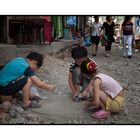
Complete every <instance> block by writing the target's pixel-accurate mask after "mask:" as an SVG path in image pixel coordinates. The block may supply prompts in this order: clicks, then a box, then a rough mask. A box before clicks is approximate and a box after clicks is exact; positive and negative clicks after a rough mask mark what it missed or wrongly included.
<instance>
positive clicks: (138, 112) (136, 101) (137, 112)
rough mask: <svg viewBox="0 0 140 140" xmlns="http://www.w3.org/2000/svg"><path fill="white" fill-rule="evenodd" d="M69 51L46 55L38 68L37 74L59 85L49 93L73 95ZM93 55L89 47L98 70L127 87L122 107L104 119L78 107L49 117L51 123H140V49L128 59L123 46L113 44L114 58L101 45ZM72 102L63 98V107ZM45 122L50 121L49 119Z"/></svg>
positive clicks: (63, 108)
mask: <svg viewBox="0 0 140 140" xmlns="http://www.w3.org/2000/svg"><path fill="white" fill-rule="evenodd" d="M70 52H71V49H67V50H65V51H64V52H63V53H61V54H59V55H52V56H51V55H48V54H46V56H45V61H44V67H43V68H42V69H40V70H39V72H38V75H39V76H40V77H41V78H42V79H43V80H45V81H46V82H48V83H53V84H54V85H56V87H57V88H56V90H55V91H54V93H53V94H52V95H50V94H49V96H53V95H58V96H62V95H68V96H70V89H69V87H68V72H69V71H68V70H69V65H70V63H71V62H72V58H71V57H70ZM91 54H92V50H91V48H90V47H89V48H88V55H89V57H90V58H92V59H94V60H95V61H96V62H97V64H98V69H99V71H101V72H103V73H106V74H108V75H110V76H112V77H114V78H115V79H116V80H117V81H118V82H119V83H120V84H121V85H122V86H123V88H124V89H125V98H126V99H125V105H124V107H123V109H122V110H121V111H120V112H119V113H116V114H113V115H112V116H111V117H110V118H108V119H105V120H95V119H92V118H91V117H90V114H91V113H92V112H88V113H87V112H85V113H82V112H78V111H77V110H75V112H74V113H73V114H71V115H70V114H69V113H62V114H61V113H60V114H59V113H58V114H59V115H58V114H55V115H51V114H50V115H49V119H51V123H54V124H140V52H136V51H135V50H134V52H133V57H132V58H131V59H128V58H123V57H122V55H121V51H120V49H118V48H116V47H112V52H111V57H105V56H104V47H102V46H100V47H99V50H98V55H97V56H96V57H92V55H91ZM56 100H57V99H56ZM69 100H71V98H69ZM54 101H55V100H54ZM59 105H60V104H58V105H56V106H55V109H56V110H57V108H58V110H59ZM69 105H70V104H69V101H68V102H67V101H64V103H61V105H60V106H61V109H62V110H65V108H67V106H69ZM78 106H81V108H82V109H84V108H83V104H82V103H79V105H78ZM73 110H74V109H73ZM58 112H59V111H58ZM78 113H81V114H78ZM47 119H48V118H47ZM44 123H47V120H46V121H44Z"/></svg>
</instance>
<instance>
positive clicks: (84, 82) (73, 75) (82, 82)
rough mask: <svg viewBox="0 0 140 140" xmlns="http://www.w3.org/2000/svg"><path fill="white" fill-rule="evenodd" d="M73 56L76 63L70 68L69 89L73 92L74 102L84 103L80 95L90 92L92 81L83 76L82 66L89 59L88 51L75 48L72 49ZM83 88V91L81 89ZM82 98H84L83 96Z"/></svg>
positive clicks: (82, 48)
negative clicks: (89, 87)
mask: <svg viewBox="0 0 140 140" xmlns="http://www.w3.org/2000/svg"><path fill="white" fill-rule="evenodd" d="M71 56H72V58H73V59H74V63H72V64H71V65H70V68H69V78H68V82H69V87H70V89H71V91H72V95H73V100H74V101H77V102H79V101H82V98H80V95H82V94H86V93H87V92H88V86H89V83H90V79H88V78H84V77H83V76H82V75H81V70H80V64H81V62H82V61H84V60H86V59H87V49H86V48H84V47H79V46H78V47H75V48H73V49H72V52H71ZM80 87H82V90H81V89H80ZM81 97H82V96H81Z"/></svg>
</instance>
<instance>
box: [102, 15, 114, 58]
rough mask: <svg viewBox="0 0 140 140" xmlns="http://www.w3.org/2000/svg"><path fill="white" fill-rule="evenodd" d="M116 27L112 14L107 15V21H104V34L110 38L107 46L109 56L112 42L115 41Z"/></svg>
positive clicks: (107, 55)
mask: <svg viewBox="0 0 140 140" xmlns="http://www.w3.org/2000/svg"><path fill="white" fill-rule="evenodd" d="M114 27H115V23H114V21H113V20H112V16H106V22H104V23H103V30H104V31H103V32H104V35H105V36H106V37H107V39H108V43H107V45H106V46H105V52H106V54H105V56H106V57H109V56H110V51H111V45H112V42H114V41H115V40H114V37H113V36H114Z"/></svg>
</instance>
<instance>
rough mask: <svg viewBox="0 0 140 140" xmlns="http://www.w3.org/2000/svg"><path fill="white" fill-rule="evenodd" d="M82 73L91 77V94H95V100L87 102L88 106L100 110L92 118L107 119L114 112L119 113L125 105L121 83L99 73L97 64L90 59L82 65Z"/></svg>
mask: <svg viewBox="0 0 140 140" xmlns="http://www.w3.org/2000/svg"><path fill="white" fill-rule="evenodd" d="M81 72H82V73H83V74H84V75H85V76H88V77H89V76H90V77H91V79H92V80H91V82H92V84H91V85H90V86H91V88H89V89H91V92H92V93H93V94H94V96H93V97H94V100H92V101H91V102H88V101H87V102H85V103H86V105H87V106H93V107H95V108H99V107H100V109H101V110H98V111H97V112H95V113H93V114H92V115H91V116H92V117H93V118H97V119H100V118H106V117H108V116H109V115H110V114H111V113H112V112H118V111H119V110H120V109H121V108H122V106H123V103H124V93H123V88H122V87H121V86H120V85H119V83H118V82H117V81H116V80H114V79H113V78H112V77H110V76H109V75H106V74H103V73H98V72H97V64H96V63H95V62H94V61H93V60H90V59H87V60H84V61H83V62H82V63H81Z"/></svg>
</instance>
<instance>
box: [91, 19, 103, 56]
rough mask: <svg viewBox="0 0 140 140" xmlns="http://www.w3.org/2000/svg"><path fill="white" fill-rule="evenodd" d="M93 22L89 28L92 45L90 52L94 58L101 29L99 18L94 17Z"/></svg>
mask: <svg viewBox="0 0 140 140" xmlns="http://www.w3.org/2000/svg"><path fill="white" fill-rule="evenodd" d="M94 19H95V21H94V22H93V24H92V26H91V43H92V50H93V54H92V56H96V54H97V50H98V45H99V41H100V29H101V23H100V22H99V16H94Z"/></svg>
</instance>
